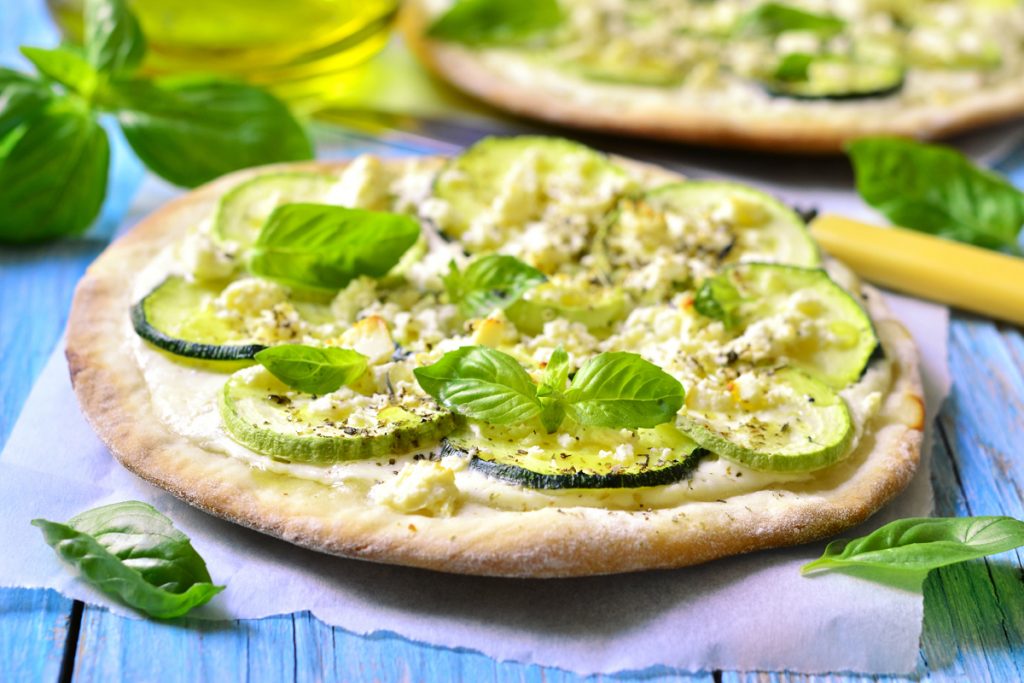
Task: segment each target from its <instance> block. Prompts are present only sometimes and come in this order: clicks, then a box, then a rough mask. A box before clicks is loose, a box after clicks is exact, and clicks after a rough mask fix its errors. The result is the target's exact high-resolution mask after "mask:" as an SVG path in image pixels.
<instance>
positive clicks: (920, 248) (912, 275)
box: [810, 214, 1024, 325]
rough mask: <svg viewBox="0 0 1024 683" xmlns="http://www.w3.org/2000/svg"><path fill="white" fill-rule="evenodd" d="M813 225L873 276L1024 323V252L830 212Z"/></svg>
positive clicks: (824, 240)
mask: <svg viewBox="0 0 1024 683" xmlns="http://www.w3.org/2000/svg"><path fill="white" fill-rule="evenodd" d="M810 227H811V234H812V235H814V239H816V240H817V241H818V243H819V244H820V245H821V246H822V247H823V248H824V249H825V251H827V252H828V253H830V254H832V255H833V256H835V257H836V258H838V259H839V260H841V261H843V262H844V263H846V264H847V265H848V266H850V267H851V268H852V269H853V270H854V271H855V272H856V273H857V274H858V275H860V276H861V277H863V278H864V279H866V280H868V281H870V282H874V283H876V284H879V285H882V286H885V287H890V288H892V289H894V290H897V291H901V292H906V293H908V294H913V295H915V296H919V297H922V298H925V299H932V300H933V301H939V302H941V303H944V304H949V305H951V306H957V307H960V308H963V309H966V310H968V311H975V312H977V313H983V314H985V315H987V316H990V317H993V318H1000V319H1002V320H1009V321H1011V322H1014V323H1017V324H1018V325H1024V258H1017V257H1014V256H1007V255H1005V254H1000V253H998V252H995V251H990V250H988V249H981V248H979V247H972V246H969V245H966V244H961V243H959V242H953V241H951V240H946V239H941V238H939V237H932V236H931V235H926V234H924V233H920V232H913V231H911V230H906V229H904V228H880V227H877V226H874V225H868V224H866V223H860V222H858V221H854V220H851V219H849V218H843V217H842V216H836V215H831V214H824V215H822V216H819V217H818V218H817V219H815V221H814V222H813V223H811V226H810Z"/></svg>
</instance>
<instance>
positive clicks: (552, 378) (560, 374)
mask: <svg viewBox="0 0 1024 683" xmlns="http://www.w3.org/2000/svg"><path fill="white" fill-rule="evenodd" d="M568 381H569V354H568V353H566V352H565V349H564V348H562V347H561V346H559V347H558V348H556V349H555V350H554V351H552V352H551V357H550V358H548V365H547V367H546V368H544V382H543V384H544V386H548V387H551V388H552V389H553V390H554V391H556V392H558V393H561V392H563V391H565V383H566V382H568Z"/></svg>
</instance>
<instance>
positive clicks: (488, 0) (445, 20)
mask: <svg viewBox="0 0 1024 683" xmlns="http://www.w3.org/2000/svg"><path fill="white" fill-rule="evenodd" d="M564 20H565V13H564V12H563V11H562V8H561V6H559V4H558V0H456V2H455V4H454V5H452V7H451V9H449V10H448V11H447V12H445V13H444V14H442V15H441V16H440V17H438V18H437V19H436V20H435V21H434V23H432V24H431V25H430V27H429V28H428V29H427V35H428V36H430V37H431V38H436V39H438V40H449V41H452V42H458V43H464V44H466V45H475V46H485V45H517V44H521V43H525V42H529V41H531V40H534V39H537V38H538V37H542V36H544V35H545V34H547V33H550V32H551V31H552V30H554V29H556V28H558V27H559V26H561V24H562V22H563V21H564Z"/></svg>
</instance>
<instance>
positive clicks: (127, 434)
mask: <svg viewBox="0 0 1024 683" xmlns="http://www.w3.org/2000/svg"><path fill="white" fill-rule="evenodd" d="M300 167H302V168H318V169H323V170H338V169H339V168H340V167H341V165H340V164H303V165H293V166H291V167H290V168H300ZM265 170H267V169H255V170H247V171H243V172H239V173H236V174H232V175H230V176H227V177H225V178H222V179H220V180H217V181H215V182H213V183H211V184H209V185H206V186H204V187H202V188H200V189H198V190H196V191H194V192H192V193H190V194H188V195H185V196H184V197H182V198H180V199H177V200H175V201H172V202H170V203H169V204H167V205H165V206H164V207H163V208H161V209H159V210H158V211H156V212H155V213H153V214H152V215H150V216H149V217H148V218H146V219H145V220H143V221H142V222H141V223H140V224H139V225H138V226H136V227H135V228H134V229H133V230H132V231H131V232H130V233H128V234H127V235H125V236H124V237H122V238H121V239H119V240H118V241H117V242H116V243H115V244H114V245H112V246H111V247H110V248H109V249H107V250H106V251H105V252H104V253H103V254H102V255H101V256H100V257H99V258H98V259H97V260H96V262H95V263H93V265H92V266H90V268H89V269H88V271H87V273H86V275H85V276H84V277H83V279H82V280H81V282H80V283H79V285H78V287H77V290H76V293H75V298H74V302H73V305H72V310H71V314H70V319H69V323H68V341H67V359H68V365H69V368H70V372H71V378H72V383H73V386H74V390H75V393H76V394H77V396H78V399H79V401H80V403H81V406H82V409H83V411H84V413H85V415H86V417H87V419H88V420H89V422H90V423H91V425H92V426H93V428H94V429H95V430H96V432H97V433H98V434H99V436H100V437H101V438H102V440H103V441H104V442H105V443H106V444H107V446H108V447H109V448H110V450H111V452H112V453H113V455H114V456H115V457H116V458H117V460H118V461H120V463H121V464H122V465H123V466H124V467H126V468H127V469H128V470H130V471H132V472H134V473H135V474H136V475H138V476H140V477H141V478H143V479H145V480H147V481H149V482H150V483H152V484H154V485H155V486H158V487H160V488H162V489H165V490H167V491H169V492H170V493H172V494H173V495H175V496H177V497H178V498H180V499H182V500H184V501H186V502H188V503H190V504H191V505H193V506H195V507H198V508H200V509H202V510H205V511H206V512H208V513H210V514H213V515H216V516H218V517H222V518H224V519H228V520H230V521H233V522H235V523H238V524H241V525H243V526H246V527H250V528H252V529H255V530H258V531H261V532H263V533H266V534H269V535H271V536H276V537H278V538H281V539H284V540H286V541H289V542H291V543H294V544H296V545H300V546H303V547H307V548H311V549H314V550H319V551H322V552H326V553H331V554H335V555H340V556H345V557H352V558H359V559H364V560H370V561H376V562H386V563H393V564H402V565H408V566H414V567H421V568H427V569H433V570H438V571H446V572H454V573H465V574H478V575H491V576H510V577H567V576H583V575H593V574H608V573H616V572H629V571H638V570H645V569H655V568H669V567H680V566H685V565H691V564H697V563H700V562H705V561H708V560H713V559H715V558H719V557H725V556H728V555H735V554H739V553H746V552H751V551H755V550H760V549H764V548H772V547H779V546H786V545H793V544H798V543H804V542H808V541H812V540H816V539H819V538H823V537H826V536H830V535H833V534H835V533H838V532H839V531H842V530H843V529H846V528H848V527H851V526H853V525H856V524H858V523H860V522H861V521H863V520H864V519H866V518H867V517H868V516H870V515H871V514H873V513H874V512H875V511H876V510H878V509H879V508H880V507H881V506H882V505H883V504H884V503H885V502H887V501H888V500H890V499H891V498H892V497H893V496H895V495H896V494H897V493H899V492H900V491H901V490H902V489H903V488H904V487H905V486H906V485H907V484H908V483H909V481H910V479H911V477H912V476H913V473H914V471H915V469H916V466H917V462H918V459H919V454H920V444H921V438H922V429H923V422H924V404H923V398H922V390H921V381H920V377H919V373H918V360H917V352H916V349H915V347H914V344H913V341H912V340H911V338H910V336H909V334H908V333H907V332H906V330H904V329H903V328H902V326H901V325H900V324H899V323H898V322H896V321H895V320H893V319H892V318H891V315H890V314H889V313H888V311H887V310H886V309H885V307H884V304H883V303H882V301H881V298H880V296H878V293H877V292H875V291H874V290H871V289H870V288H868V289H867V290H866V291H867V292H868V307H869V310H870V312H871V314H872V317H873V318H874V320H875V323H876V325H877V326H878V330H879V334H880V337H881V338H882V340H883V344H884V346H885V350H886V353H887V354H888V357H889V358H890V359H891V360H892V362H893V368H894V370H893V372H894V381H893V385H892V390H891V391H890V393H889V394H888V395H887V396H886V397H884V399H883V407H882V409H881V410H880V412H879V414H878V415H877V416H876V417H875V419H874V420H873V422H872V423H871V424H870V425H869V433H868V434H866V435H865V437H864V439H863V440H862V441H861V445H860V446H859V447H858V449H857V450H856V451H855V452H854V454H853V455H851V456H850V458H848V459H847V460H846V461H843V463H840V464H839V465H837V466H834V467H833V468H830V469H829V470H827V472H828V473H829V474H828V476H825V477H823V479H822V480H821V481H818V480H817V479H816V480H815V483H813V484H803V485H791V486H785V487H779V488H776V489H773V490H764V491H758V492H754V493H750V494H746V495H742V496H737V497H734V498H730V499H728V500H725V501H721V502H710V503H707V502H689V503H683V504H681V505H679V506H677V507H674V508H669V509H658V510H649V511H637V512H631V511H617V510H604V509H594V508H547V509H541V510H534V511H529V512H515V511H506V510H497V509H483V510H475V511H473V512H472V513H468V512H467V514H456V515H455V516H453V517H449V518H431V517H424V516H419V515H404V514H400V513H397V512H394V511H392V510H390V509H389V508H387V507H385V506H376V505H367V504H365V502H364V500H363V498H362V495H361V494H358V493H355V492H352V491H348V490H344V489H337V488H332V487H328V486H325V485H322V484H318V483H315V482H310V481H304V480H298V479H290V478H282V477H277V476H272V475H268V474H266V473H262V472H260V471H258V470H256V469H253V468H251V467H250V466H248V465H246V464H245V463H242V462H241V461H238V460H235V459H233V458H230V457H227V456H223V455H219V454H216V453H212V452H209V451H207V450H204V449H203V448H201V447H199V446H198V445H196V444H194V443H192V442H191V441H189V440H187V439H185V438H184V437H182V436H181V435H179V434H177V433H175V432H174V431H172V430H171V429H169V428H168V427H167V426H166V425H164V424H163V423H162V422H160V421H158V420H157V419H156V417H155V416H156V414H157V412H156V409H155V408H154V406H153V405H152V401H151V397H150V393H149V388H148V387H147V385H146V382H145V379H144V377H143V375H142V372H141V370H140V369H139V367H138V366H137V364H136V362H135V359H134V355H133V353H132V351H131V348H130V339H128V338H126V330H130V327H129V326H127V325H126V324H125V322H124V317H125V316H126V315H127V311H128V308H129V306H130V304H131V303H132V302H131V287H129V286H128V283H129V282H130V281H131V279H132V277H133V274H134V273H136V272H138V271H139V270H140V269H141V268H142V267H143V266H144V265H145V264H146V263H148V262H149V261H150V260H151V259H152V258H153V257H154V256H155V255H156V254H157V253H159V252H160V251H161V250H162V249H163V248H164V247H166V246H167V245H168V244H170V243H173V242H174V241H175V240H177V239H179V238H180V237H181V235H182V233H183V231H184V230H185V229H186V228H187V227H188V226H189V225H192V224H194V223H196V222H198V221H199V220H201V219H202V218H203V217H205V216H206V215H208V213H209V212H210V211H211V210H212V208H213V206H214V203H215V202H216V199H217V197H218V196H219V195H220V194H221V193H223V192H224V191H225V190H226V189H227V188H228V187H230V186H232V185H234V184H236V183H237V182H239V181H240V180H243V179H245V178H247V177H251V176H252V175H255V174H257V173H260V172H264V171H265ZM211 409H214V408H211Z"/></svg>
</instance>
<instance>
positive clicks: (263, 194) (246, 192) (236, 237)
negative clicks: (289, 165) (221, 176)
mask: <svg viewBox="0 0 1024 683" xmlns="http://www.w3.org/2000/svg"><path fill="white" fill-rule="evenodd" d="M336 182H338V178H337V176H333V175H329V174H327V173H316V172H312V171H286V172H275V173H265V174H263V175H258V176H256V177H255V178H250V179H249V180H246V181H244V182H242V183H240V184H239V185H237V186H235V187H233V188H231V189H230V190H228V192H227V193H226V194H225V195H224V196H223V197H221V199H220V202H219V203H218V204H217V210H216V213H214V217H213V231H212V235H213V237H214V238H215V239H216V240H217V241H219V242H232V243H234V244H237V245H238V246H239V247H240V248H242V249H245V248H246V247H249V246H251V245H252V243H253V242H255V241H256V236H257V235H258V234H259V232H260V228H261V227H263V223H264V221H266V219H267V217H268V216H270V214H271V213H272V212H273V210H274V209H275V208H276V207H277V206H278V205H280V204H285V203H300V202H315V201H318V200H319V199H321V198H322V197H323V196H324V195H325V194H327V192H328V190H330V189H331V187H332V186H333V185H334V184H335V183H336ZM268 200H270V201H268Z"/></svg>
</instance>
